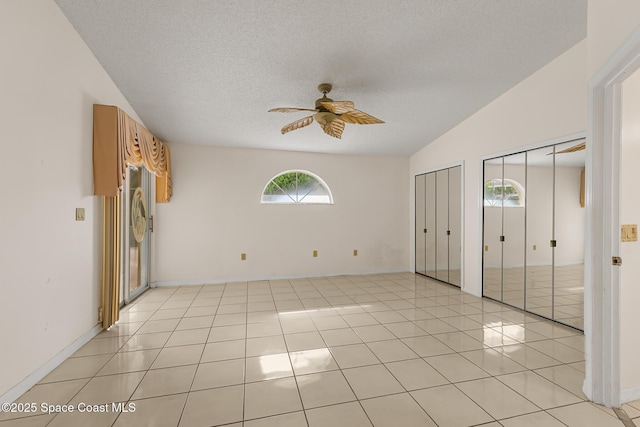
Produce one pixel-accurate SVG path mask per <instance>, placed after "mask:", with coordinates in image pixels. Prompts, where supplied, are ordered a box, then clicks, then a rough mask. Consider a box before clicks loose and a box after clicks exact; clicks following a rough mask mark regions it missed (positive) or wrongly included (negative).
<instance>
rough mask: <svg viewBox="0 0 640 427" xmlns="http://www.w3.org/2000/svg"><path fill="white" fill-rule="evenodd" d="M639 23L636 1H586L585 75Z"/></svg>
mask: <svg viewBox="0 0 640 427" xmlns="http://www.w3.org/2000/svg"><path fill="white" fill-rule="evenodd" d="M639 25H640V2H639V1H638V0H589V8H588V11H587V34H588V36H587V45H588V46H587V49H588V56H587V59H588V62H587V64H588V68H587V70H588V74H587V76H588V77H589V78H591V77H593V75H594V74H595V73H596V72H597V71H598V69H600V67H602V65H603V64H604V63H605V62H606V61H607V59H609V57H610V56H611V54H613V52H615V51H616V49H618V47H619V46H620V45H621V44H622V43H623V42H624V41H625V40H626V39H627V38H628V37H629V36H630V35H631V33H632V32H633V31H634V30H635V29H636V28H638V26H639Z"/></svg>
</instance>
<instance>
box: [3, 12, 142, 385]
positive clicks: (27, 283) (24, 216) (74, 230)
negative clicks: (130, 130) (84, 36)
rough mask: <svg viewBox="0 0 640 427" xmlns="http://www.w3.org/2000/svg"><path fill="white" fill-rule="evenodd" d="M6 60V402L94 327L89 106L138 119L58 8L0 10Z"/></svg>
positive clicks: (96, 209) (94, 210)
mask: <svg viewBox="0 0 640 427" xmlns="http://www.w3.org/2000/svg"><path fill="white" fill-rule="evenodd" d="M0 52H2V55H1V56H0V69H1V70H2V71H1V72H0V74H1V76H2V78H0V93H2V102H0V129H1V130H2V137H1V138H2V139H1V141H2V142H1V144H2V155H0V181H2V182H3V183H4V185H3V191H2V202H1V203H2V206H1V209H0V236H1V237H0V325H2V331H3V335H2V351H0V396H2V395H4V394H5V393H7V392H8V391H9V390H10V389H12V388H13V387H15V386H16V385H17V384H18V383H19V382H20V381H22V380H23V379H25V378H26V377H27V376H29V375H30V374H32V372H34V371H35V370H36V369H38V368H40V367H41V366H42V365H44V364H45V363H46V362H47V361H49V360H50V359H52V358H53V357H54V356H55V355H56V354H58V353H59V352H61V351H62V350H63V349H65V348H66V347H67V346H69V345H70V344H71V343H73V342H74V341H76V340H77V339H78V338H79V337H81V336H82V335H84V334H85V333H87V332H88V331H89V330H91V329H92V328H93V327H94V326H95V325H96V323H97V320H98V302H99V288H100V285H99V275H100V259H99V257H100V253H99V248H100V239H101V238H100V233H99V227H100V222H99V221H100V208H101V206H100V204H99V203H98V202H99V200H98V198H97V197H93V196H92V192H93V184H92V157H91V156H92V149H91V143H92V104H93V103H103V104H114V105H118V106H120V107H121V108H123V109H124V110H125V111H127V113H128V114H130V115H132V117H134V118H136V115H135V113H134V112H133V111H132V109H131V107H130V106H129V104H128V103H127V101H126V100H125V99H124V97H123V96H122V95H121V93H120V92H119V91H118V89H117V88H116V87H115V85H114V84H113V82H112V81H111V79H110V78H109V77H108V76H107V74H106V73H105V72H104V70H103V69H102V67H101V66H100V64H99V63H98V62H97V61H96V59H95V58H94V56H93V55H92V54H91V52H90V51H89V50H88V48H87V47H86V46H85V44H84V43H83V41H82V40H81V39H80V37H79V36H78V34H77V33H76V32H75V30H74V29H73V27H72V26H71V24H69V22H68V21H67V20H66V18H65V17H64V16H63V14H62V12H61V11H60V10H59V9H58V7H57V6H56V4H55V3H54V2H53V1H51V0H30V1H23V0H3V1H2V2H0ZM76 207H82V208H85V210H86V221H84V222H76V221H75V208H76Z"/></svg>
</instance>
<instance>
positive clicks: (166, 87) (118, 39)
mask: <svg viewBox="0 0 640 427" xmlns="http://www.w3.org/2000/svg"><path fill="white" fill-rule="evenodd" d="M56 3H57V4H58V5H59V6H60V8H61V9H62V11H63V12H64V13H65V15H66V16H67V18H68V19H69V20H70V22H71V23H72V24H73V26H74V27H75V28H76V30H77V31H78V32H79V33H80V35H81V36H82V38H83V39H84V40H85V42H86V43H87V45H88V46H89V48H90V49H91V50H92V52H93V53H94V55H95V56H96V57H97V58H98V60H99V61H100V63H101V64H102V65H103V67H104V68H105V70H106V71H107V73H109V75H110V76H111V78H112V79H113V81H114V82H115V84H116V85H117V86H118V87H119V88H120V90H121V91H122V93H123V94H124V95H125V97H126V98H127V99H128V100H129V102H130V103H131V105H132V106H133V108H134V109H135V110H136V112H137V113H138V115H139V116H140V118H141V119H142V120H143V122H144V124H145V125H146V127H147V128H149V130H151V131H152V132H153V133H154V134H156V135H157V136H158V137H160V138H161V139H162V140H165V141H169V142H175V143H192V144H202V145H215V146H232V147H256V148H270V149H281V150H297V151H311V152H325V153H353V154H377V155H383V154H384V155H399V156H408V155H411V154H413V153H415V152H416V151H418V150H420V149H421V148H422V147H424V146H425V145H427V144H428V143H430V142H432V141H433V140H434V139H436V138H437V137H439V136H440V135H442V134H443V133H445V132H446V131H448V130H449V129H451V128H453V127H454V126H456V125H457V124H458V123H460V122H461V121H463V120H464V119H466V118H467V117H469V116H470V115H471V114H473V113H474V112H476V111H478V110H479V109H480V108H482V107H483V106H485V105H486V104H488V103H489V102H491V101H492V100H494V99H495V98H497V97H498V96H500V95H501V94H502V93H504V92H505V91H507V90H508V89H509V88H511V87H513V86H514V85H515V84H517V83H518V82H520V81H522V80H523V79H525V78H526V77H527V76H529V75H531V74H532V73H533V72H535V71H536V70H538V69H539V68H540V67H542V66H543V65H545V64H546V63H548V62H549V61H551V60H552V59H554V58H555V57H557V56H558V55H560V54H561V53H563V52H564V51H565V50H567V49H568V48H570V47H571V46H573V45H574V44H576V43H577V42H579V41H580V40H582V39H583V38H584V37H586V14H587V0H561V1H558V0H518V1H514V0H484V1H480V0H406V1H401V0H398V1H389V0H351V1H343V0H341V1H338V0H323V1H307V0H242V1H227V0H215V1H214V0H179V1H177V0H135V1H133V0H108V1H105V0H56ZM322 82H329V83H332V84H333V85H334V88H333V91H332V92H331V94H330V95H329V96H330V97H331V98H332V99H334V100H352V101H354V102H355V105H356V108H358V109H360V110H362V111H365V112H367V113H369V114H371V115H373V116H376V117H378V118H380V119H382V120H384V121H385V122H386V123H385V124H382V125H367V126H360V125H352V124H347V126H346V128H345V130H344V134H343V136H342V140H338V139H334V138H331V137H329V136H327V135H325V134H324V133H323V132H322V130H321V129H320V127H319V126H318V125H317V124H315V123H314V124H312V125H311V126H308V127H306V128H304V129H299V130H296V131H294V132H291V133H288V134H286V135H281V134H280V128H281V127H282V126H284V125H285V124H287V123H289V122H292V121H294V120H296V119H298V118H302V117H304V116H305V113H290V114H282V113H268V112H267V110H268V109H270V108H273V107H303V108H313V106H314V100H315V99H317V98H319V97H320V93H319V92H318V91H317V89H316V87H317V85H318V84H319V83H322Z"/></svg>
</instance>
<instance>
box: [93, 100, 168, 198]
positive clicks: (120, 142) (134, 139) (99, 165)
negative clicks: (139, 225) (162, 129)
mask: <svg viewBox="0 0 640 427" xmlns="http://www.w3.org/2000/svg"><path fill="white" fill-rule="evenodd" d="M170 159H171V157H170V153H169V147H167V146H166V145H165V144H163V143H162V141H160V140H159V139H157V138H156V137H155V136H153V135H152V134H151V132H149V131H148V130H147V129H145V127H144V126H142V125H140V124H139V123H138V122H136V121H135V120H133V119H132V118H131V117H129V116H128V115H127V114H126V113H125V112H124V111H122V110H121V109H119V108H118V107H113V106H110V105H99V104H94V106H93V187H94V194H95V195H97V196H116V195H118V194H119V193H120V192H121V191H122V183H123V182H124V177H125V174H126V170H127V167H128V166H129V165H131V166H141V165H144V166H145V167H146V168H147V170H148V171H150V172H152V173H153V174H155V175H156V202H158V203H166V202H169V200H170V199H171V196H172V188H171V164H170Z"/></svg>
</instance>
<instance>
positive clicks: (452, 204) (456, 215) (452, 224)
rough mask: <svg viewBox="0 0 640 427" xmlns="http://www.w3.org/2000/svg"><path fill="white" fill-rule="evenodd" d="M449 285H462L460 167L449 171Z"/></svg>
mask: <svg viewBox="0 0 640 427" xmlns="http://www.w3.org/2000/svg"><path fill="white" fill-rule="evenodd" d="M449 230H450V231H451V234H450V235H449V283H451V284H452V285H456V286H460V285H461V283H462V278H461V271H462V166H456V167H454V168H451V169H449Z"/></svg>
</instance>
